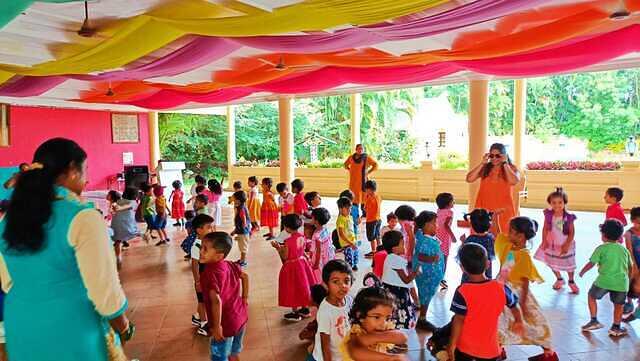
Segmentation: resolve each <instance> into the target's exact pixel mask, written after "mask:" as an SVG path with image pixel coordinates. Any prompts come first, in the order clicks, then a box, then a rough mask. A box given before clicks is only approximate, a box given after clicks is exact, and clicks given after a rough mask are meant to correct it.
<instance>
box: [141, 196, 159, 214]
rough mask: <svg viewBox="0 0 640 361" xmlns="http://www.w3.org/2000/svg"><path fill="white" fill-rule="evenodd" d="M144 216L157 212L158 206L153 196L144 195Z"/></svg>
mask: <svg viewBox="0 0 640 361" xmlns="http://www.w3.org/2000/svg"><path fill="white" fill-rule="evenodd" d="M141 206H142V216H144V217H147V216H154V215H155V214H156V207H154V204H153V197H151V196H149V195H146V194H145V195H144V196H143V197H142V204H141Z"/></svg>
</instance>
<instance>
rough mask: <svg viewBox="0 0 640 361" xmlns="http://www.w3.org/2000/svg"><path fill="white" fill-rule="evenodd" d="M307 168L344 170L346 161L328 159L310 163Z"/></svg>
mask: <svg viewBox="0 0 640 361" xmlns="http://www.w3.org/2000/svg"><path fill="white" fill-rule="evenodd" d="M307 168H344V159H337V158H327V159H323V160H321V161H318V162H313V163H308V164H307Z"/></svg>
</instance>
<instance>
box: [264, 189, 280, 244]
mask: <svg viewBox="0 0 640 361" xmlns="http://www.w3.org/2000/svg"><path fill="white" fill-rule="evenodd" d="M261 185H262V200H263V202H262V206H261V208H260V225H261V226H263V227H268V228H269V233H267V234H265V235H264V236H265V238H266V240H267V241H270V240H272V239H274V238H275V229H276V227H278V205H277V204H276V199H275V197H274V196H273V192H272V191H271V187H272V186H273V179H271V178H269V177H266V178H262V183H261Z"/></svg>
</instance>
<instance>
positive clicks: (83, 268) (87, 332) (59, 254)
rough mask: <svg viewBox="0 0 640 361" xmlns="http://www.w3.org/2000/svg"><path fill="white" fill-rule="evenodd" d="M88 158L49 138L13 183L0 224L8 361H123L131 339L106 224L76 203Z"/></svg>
mask: <svg viewBox="0 0 640 361" xmlns="http://www.w3.org/2000/svg"><path fill="white" fill-rule="evenodd" d="M85 160H86V153H85V152H84V151H83V150H82V148H80V147H79V146H78V145H77V144H76V143H75V142H73V141H71V140H67V139H61V138H56V139H51V140H48V141H46V142H45V143H43V144H42V145H41V146H40V147H39V148H38V149H37V150H36V153H35V155H34V162H33V164H32V165H31V167H30V170H29V171H27V172H25V173H23V174H22V175H21V176H20V178H19V179H18V182H17V184H16V187H15V190H14V193H13V195H12V197H11V201H10V204H9V208H8V211H7V214H6V216H5V218H4V219H3V220H2V221H1V222H0V254H1V257H0V279H1V281H2V288H3V290H4V291H5V292H6V293H7V295H6V297H5V308H4V312H5V318H4V320H5V329H6V341H7V352H8V354H9V357H10V359H11V360H12V361H34V360H38V361H47V360H52V361H53V360H65V361H80V360H82V361H89V360H91V361H94V360H95V361H103V360H126V357H125V356H124V353H123V352H122V347H121V342H120V340H123V341H124V340H127V339H129V338H130V337H131V336H132V334H133V326H132V325H131V324H130V323H129V321H128V320H127V317H126V316H125V314H124V312H125V310H126V308H127V300H126V298H125V295H124V292H123V290H122V287H121V286H120V280H119V278H118V273H117V271H116V262H115V256H114V254H113V250H112V249H111V247H110V242H109V239H108V235H107V229H106V224H105V223H104V220H103V219H102V217H101V215H100V214H99V213H98V211H97V210H95V209H94V208H93V207H92V206H91V205H88V204H85V203H83V202H82V201H80V199H79V198H78V195H79V194H80V193H81V192H82V190H83V188H84V186H85V184H86V180H85V174H86V164H85Z"/></svg>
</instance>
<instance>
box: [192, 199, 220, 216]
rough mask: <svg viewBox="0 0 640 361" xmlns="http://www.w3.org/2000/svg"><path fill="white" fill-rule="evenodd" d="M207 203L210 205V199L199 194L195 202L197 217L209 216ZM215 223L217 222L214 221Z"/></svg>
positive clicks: (194, 208)
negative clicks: (199, 215)
mask: <svg viewBox="0 0 640 361" xmlns="http://www.w3.org/2000/svg"><path fill="white" fill-rule="evenodd" d="M207 203H209V198H207V196H206V195H204V194H198V195H197V196H196V198H195V201H194V202H193V210H194V211H195V213H196V215H198V214H207V215H208V214H209V211H208V210H207ZM214 222H215V221H214Z"/></svg>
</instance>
